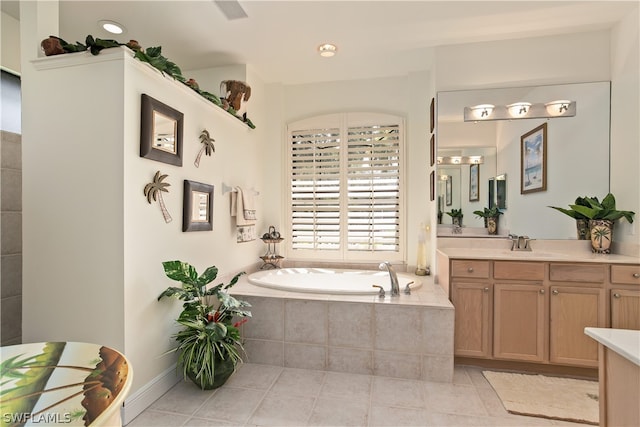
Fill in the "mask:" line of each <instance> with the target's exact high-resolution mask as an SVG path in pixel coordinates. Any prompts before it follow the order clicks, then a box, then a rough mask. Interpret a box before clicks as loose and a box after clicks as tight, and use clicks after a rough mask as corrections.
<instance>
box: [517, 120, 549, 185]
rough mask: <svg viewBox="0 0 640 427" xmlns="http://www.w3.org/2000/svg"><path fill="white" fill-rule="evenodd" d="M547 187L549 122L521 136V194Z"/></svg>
mask: <svg viewBox="0 0 640 427" xmlns="http://www.w3.org/2000/svg"><path fill="white" fill-rule="evenodd" d="M546 189H547V123H546V122H545V123H543V124H541V125H540V126H538V127H537V128H535V129H532V130H530V131H529V132H527V133H525V134H524V135H522V136H521V137H520V194H527V193H535V192H537V191H546Z"/></svg>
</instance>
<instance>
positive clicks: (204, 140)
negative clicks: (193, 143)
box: [193, 129, 216, 167]
mask: <svg viewBox="0 0 640 427" xmlns="http://www.w3.org/2000/svg"><path fill="white" fill-rule="evenodd" d="M214 142H215V139H213V138H211V137H210V136H209V131H208V130H206V129H205V130H203V131H202V133H201V134H200V143H201V144H202V147H200V151H198V156H197V157H196V161H195V162H193V163H194V164H195V165H196V167H200V158H201V157H202V153H206V154H207V156H211V153H215V151H216V147H215V146H214V145H213V143H214Z"/></svg>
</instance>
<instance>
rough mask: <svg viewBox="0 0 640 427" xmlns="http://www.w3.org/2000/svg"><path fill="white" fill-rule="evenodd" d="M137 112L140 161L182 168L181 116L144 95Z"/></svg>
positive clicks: (182, 116) (176, 111) (178, 112)
mask: <svg viewBox="0 0 640 427" xmlns="http://www.w3.org/2000/svg"><path fill="white" fill-rule="evenodd" d="M140 110H141V116H140V157H144V158H146V159H151V160H156V161H158V162H163V163H168V164H170V165H175V166H182V133H183V120H184V115H183V114H182V113H181V112H180V111H178V110H175V109H173V108H171V107H169V106H168V105H166V104H163V103H162V102H160V101H158V100H157V99H154V98H152V97H150V96H149V95H147V94H142V102H141V108H140Z"/></svg>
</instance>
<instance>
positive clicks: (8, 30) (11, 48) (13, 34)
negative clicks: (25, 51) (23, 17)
mask: <svg viewBox="0 0 640 427" xmlns="http://www.w3.org/2000/svg"><path fill="white" fill-rule="evenodd" d="M0 19H1V21H0V52H2V55H0V66H2V68H3V69H5V70H7V71H10V72H12V73H13V74H20V21H18V20H17V19H16V18H14V17H13V16H10V15H7V14H6V13H4V12H0Z"/></svg>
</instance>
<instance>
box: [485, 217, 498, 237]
mask: <svg viewBox="0 0 640 427" xmlns="http://www.w3.org/2000/svg"><path fill="white" fill-rule="evenodd" d="M498 218H499V217H497V216H492V217H489V218H485V220H486V221H487V231H488V232H489V234H491V235H495V234H498Z"/></svg>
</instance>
